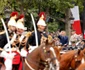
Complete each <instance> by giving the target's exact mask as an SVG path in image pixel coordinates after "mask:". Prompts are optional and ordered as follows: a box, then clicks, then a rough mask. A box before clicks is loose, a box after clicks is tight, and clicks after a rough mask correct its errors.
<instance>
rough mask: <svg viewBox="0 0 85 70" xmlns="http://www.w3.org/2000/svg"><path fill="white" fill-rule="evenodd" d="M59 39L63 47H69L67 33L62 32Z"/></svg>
mask: <svg viewBox="0 0 85 70" xmlns="http://www.w3.org/2000/svg"><path fill="white" fill-rule="evenodd" d="M58 38H59V39H60V43H61V44H62V45H63V46H67V45H68V36H66V32H65V31H61V32H60V33H59V35H58Z"/></svg>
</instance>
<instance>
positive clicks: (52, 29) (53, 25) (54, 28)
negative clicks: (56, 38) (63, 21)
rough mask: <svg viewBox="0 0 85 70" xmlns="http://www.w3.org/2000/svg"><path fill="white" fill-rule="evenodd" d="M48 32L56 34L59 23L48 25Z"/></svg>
mask: <svg viewBox="0 0 85 70" xmlns="http://www.w3.org/2000/svg"><path fill="white" fill-rule="evenodd" d="M47 25H48V31H49V32H55V31H56V30H57V29H58V23H57V22H53V23H48V24H47Z"/></svg>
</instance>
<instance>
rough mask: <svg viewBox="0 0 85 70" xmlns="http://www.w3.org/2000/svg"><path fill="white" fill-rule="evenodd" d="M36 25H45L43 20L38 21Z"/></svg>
mask: <svg viewBox="0 0 85 70" xmlns="http://www.w3.org/2000/svg"><path fill="white" fill-rule="evenodd" d="M37 25H42V26H46V23H45V21H44V20H43V19H40V20H39V21H38V23H37Z"/></svg>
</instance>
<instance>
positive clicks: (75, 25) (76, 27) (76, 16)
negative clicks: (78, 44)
mask: <svg viewBox="0 0 85 70" xmlns="http://www.w3.org/2000/svg"><path fill="white" fill-rule="evenodd" d="M70 10H71V12H72V15H73V17H74V22H73V24H72V29H73V30H75V31H76V33H77V34H82V31H81V24H80V17H79V7H78V6H74V7H73V8H71V9H70Z"/></svg>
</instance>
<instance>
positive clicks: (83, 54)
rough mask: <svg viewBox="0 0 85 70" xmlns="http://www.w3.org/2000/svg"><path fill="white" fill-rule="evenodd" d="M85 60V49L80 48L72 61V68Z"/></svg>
mask: <svg viewBox="0 0 85 70" xmlns="http://www.w3.org/2000/svg"><path fill="white" fill-rule="evenodd" d="M84 62H85V49H83V50H81V49H79V50H78V51H77V52H76V53H75V54H74V59H73V60H72V62H71V66H72V68H76V67H78V66H79V65H80V64H82V63H84Z"/></svg>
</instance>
